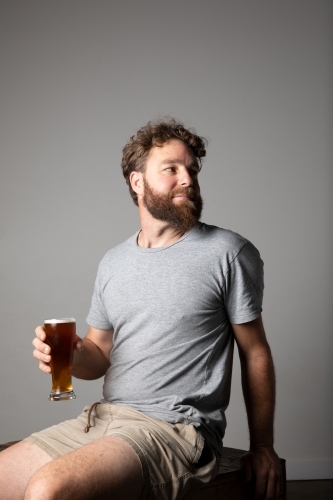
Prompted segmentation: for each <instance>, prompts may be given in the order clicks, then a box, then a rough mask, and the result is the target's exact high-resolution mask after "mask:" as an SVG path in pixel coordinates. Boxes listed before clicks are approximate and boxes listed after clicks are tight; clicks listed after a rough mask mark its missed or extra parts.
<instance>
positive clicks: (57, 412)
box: [0, 0, 333, 478]
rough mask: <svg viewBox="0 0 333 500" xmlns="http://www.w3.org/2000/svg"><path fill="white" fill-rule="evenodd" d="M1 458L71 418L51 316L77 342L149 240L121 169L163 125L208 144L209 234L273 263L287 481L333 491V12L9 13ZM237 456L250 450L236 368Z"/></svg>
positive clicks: (151, 7) (139, 8)
mask: <svg viewBox="0 0 333 500" xmlns="http://www.w3.org/2000/svg"><path fill="white" fill-rule="evenodd" d="M0 6H1V12H0V17H1V29H0V37H1V44H0V45H1V148H0V155H1V156H0V157H1V187H0V189H1V196H0V205H1V232H0V256H1V270H0V274H1V281H0V286H1V306H0V307H1V329H2V332H1V351H0V377H1V395H0V408H1V410H0V412H1V413H0V415H1V426H0V442H4V441H8V440H15V439H20V438H23V437H24V436H26V435H27V434H29V433H31V432H32V431H34V430H38V429H40V428H41V427H44V426H48V425H50V424H53V423H56V422H57V421H59V419H63V418H66V417H72V416H75V415H76V414H77V413H78V412H79V411H80V410H81V408H82V407H83V406H84V405H85V404H87V403H93V402H94V401H97V400H98V399H99V398H100V393H101V385H102V381H97V382H81V381H75V390H76V392H77V396H78V397H77V400H76V401H73V402H64V403H51V402H49V401H48V400H47V396H48V392H49V389H50V378H49V376H46V375H43V374H42V373H41V372H40V371H39V370H38V367H37V362H36V360H35V359H33V358H32V355H31V353H32V346H31V341H32V339H33V337H34V329H35V327H36V326H37V325H38V324H40V323H41V322H42V321H43V319H44V318H45V317H49V316H67V315H70V316H74V317H76V319H77V322H78V327H79V333H81V334H82V335H83V334H85V332H86V328H87V326H86V324H85V318H86V315H87V312H88V309H89V304H90V298H91V294H92V289H93V283H94V278H95V273H96V269H97V265H98V262H99V260H100V259H101V257H102V256H103V255H104V253H105V252H106V251H107V250H108V249H109V248H110V247H112V246H114V245H116V244H117V243H119V242H121V241H122V240H124V239H125V238H127V237H128V236H129V235H131V234H132V233H133V232H134V231H136V230H137V228H138V216H137V211H136V207H135V206H134V204H133V203H132V201H131V199H130V197H129V194H128V191H127V187H126V185H125V182H124V180H123V178H122V174H121V170H120V167H119V164H120V158H121V149H122V147H123V145H124V143H125V142H126V140H127V139H128V137H129V136H130V135H131V134H133V133H134V132H135V131H136V129H137V128H138V127H140V126H141V125H143V124H145V123H146V122H147V121H148V120H149V119H151V118H154V117H156V116H160V115H164V114H169V115H173V116H175V117H177V118H180V119H181V120H183V121H184V122H185V123H186V124H187V125H189V126H194V127H195V128H196V129H197V131H198V133H200V134H202V135H205V136H207V137H208V138H209V143H210V144H209V148H208V157H207V160H206V161H205V163H204V168H203V170H202V173H201V174H200V181H201V186H202V192H203V196H204V200H205V209H204V214H203V220H204V221H205V222H207V223H211V224H216V225H219V226H222V227H225V228H230V229H233V230H235V231H237V232H239V233H241V234H242V235H244V236H245V237H247V238H249V239H250V240H251V241H252V242H253V243H254V244H255V245H256V246H257V247H258V248H259V250H260V252H261V255H262V257H263V259H264V261H265V282H266V289H265V292H266V294H265V300H264V320H265V325H266V330H267V336H268V339H269V342H270V344H271V347H272V351H273V355H274V360H275V365H276V371H277V384H278V398H277V412H276V449H277V452H278V453H280V455H281V456H283V457H285V458H286V459H287V460H288V474H289V478H302V477H304V478H325V477H333V451H332V448H333V446H332V436H333V433H332V430H331V427H332V421H333V412H332V389H333V387H332V385H333V383H332V380H333V377H332V363H331V362H330V361H331V357H332V332H331V322H330V320H331V309H332V284H331V283H332V272H331V269H332V266H331V247H332V228H331V221H330V216H331V208H332V207H331V204H332V201H331V200H332V197H331V190H332V185H331V181H332V142H331V140H332V94H331V91H332V31H333V30H332V7H333V5H332V2H331V1H328V0H327V1H326V0H317V1H315V0H313V1H311V0H288V1H287V0H286V1H284V0H279V1H274V0H262V1H255V0H251V1H248V0H233V1H230V0H229V1H228V0H219V1H217V0H216V1H213V0H182V1H179V0H177V1H175V0H169V1H168V2H163V1H159V0H144V1H142V0H141V1H137V0H124V1H116V0H109V1H108V0H90V1H89V0H57V1H52V0H28V1H26V0H21V1H17V0H1V1H0ZM227 418H228V428H227V435H226V439H225V444H226V445H227V446H233V447H239V448H247V446H248V432H247V425H246V416H245V410H244V404H243V402H242V395H241V386H240V371H239V363H238V361H237V357H236V358H235V370H234V377H233V388H232V398H231V404H230V408H229V409H228V412H227Z"/></svg>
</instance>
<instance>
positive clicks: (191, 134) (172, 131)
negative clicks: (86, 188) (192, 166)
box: [121, 117, 208, 205]
mask: <svg viewBox="0 0 333 500" xmlns="http://www.w3.org/2000/svg"><path fill="white" fill-rule="evenodd" d="M170 139H180V140H181V141H183V142H184V143H185V144H187V146H189V147H190V148H191V150H192V151H193V153H194V155H195V157H196V158H197V160H198V163H199V167H200V169H201V165H202V161H201V159H202V158H203V157H204V156H206V147H207V144H208V142H207V140H206V139H205V138H204V137H199V136H198V135H197V134H196V132H195V130H194V129H192V128H189V129H186V128H185V127H184V125H183V123H182V122H180V121H179V120H175V119H174V118H171V117H165V118H163V120H159V121H150V122H148V123H147V125H145V126H144V127H141V128H140V129H139V130H138V132H137V133H136V135H133V136H132V137H131V138H130V140H129V141H128V143H127V144H126V146H125V147H124V148H123V157H122V160H121V167H122V169H123V175H124V177H125V179H126V183H127V185H128V187H129V190H130V194H131V196H132V198H133V201H134V203H135V204H136V205H137V204H138V197H137V194H136V193H135V192H134V191H133V189H132V187H131V183H130V174H131V172H133V171H136V172H144V170H145V166H146V161H147V157H148V155H149V152H150V150H151V149H152V148H153V147H155V146H157V147H160V146H163V144H165V143H166V142H167V141H168V140H170Z"/></svg>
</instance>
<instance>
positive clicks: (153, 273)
mask: <svg viewBox="0 0 333 500" xmlns="http://www.w3.org/2000/svg"><path fill="white" fill-rule="evenodd" d="M205 154H206V141H205V139H203V138H202V137H199V136H198V135H197V134H196V133H195V131H193V130H189V129H186V128H185V127H184V126H183V124H182V123H180V122H177V121H176V120H173V119H167V120H165V121H161V122H149V123H148V124H147V125H146V126H145V127H142V128H141V129H140V130H139V131H138V132H137V134H136V135H135V136H133V137H131V139H130V140H129V142H128V144H127V145H126V146H125V147H124V149H123V159H122V169H123V174H124V177H125V179H126V182H127V184H128V186H129V189H130V193H131V196H132V198H133V201H134V202H135V204H136V205H137V206H138V209H139V216H140V224H141V230H140V231H138V232H137V233H136V234H135V235H133V236H132V237H130V238H129V239H128V240H127V241H125V242H124V243H122V244H121V245H118V246H117V247H115V248H113V249H112V250H110V251H109V252H107V254H106V255H105V257H104V258H103V259H102V261H101V263H100V265H99V269H98V274H97V278H96V282H95V289H94V293H93V298H92V303H91V308H90V311H89V314H88V317H87V323H88V324H89V330H88V333H87V335H86V337H85V338H84V339H83V340H81V339H79V340H78V341H77V344H76V351H75V356H74V366H73V375H74V376H76V377H78V378H81V379H95V378H99V377H102V376H104V377H105V380H104V387H103V398H102V400H100V401H99V402H97V403H94V404H93V405H90V406H87V407H86V408H85V409H84V411H83V413H82V414H81V415H80V416H79V417H78V419H74V420H70V421H66V422H63V423H61V424H59V425H57V426H54V427H51V428H49V429H46V430H44V431H41V432H37V433H35V434H33V435H32V436H30V437H29V438H27V439H26V440H24V441H22V442H21V443H19V444H17V445H15V446H13V447H12V448H10V449H9V450H7V451H5V452H2V453H1V455H0V482H2V484H3V485H4V484H5V483H6V486H5V487H3V488H2V490H1V491H2V492H5V493H4V496H2V497H1V498H2V499H10V500H16V499H17V500H18V499H23V498H24V499H26V500H30V499H31V500H32V499H33V500H45V499H48V500H51V499H52V500H56V499H61V500H66V499H80V500H85V499H87V500H88V499H92V498H99V499H103V498H112V499H118V498H119V499H121V500H125V499H132V500H133V499H139V498H142V499H151V500H158V499H165V500H170V499H171V500H176V499H178V498H181V497H182V496H183V495H184V494H185V493H186V492H187V491H188V490H190V489H191V488H194V487H197V486H200V485H201V484H203V483H205V482H207V481H210V480H211V479H212V478H213V477H214V476H215V475H216V474H217V472H218V469H219V462H220V458H221V453H222V438H223V436H224V431H225V426H226V422H225V416H224V412H225V410H226V408H227V406H228V402H229V396H230V383H231V369H232V357H233V345H234V339H235V340H236V343H237V345H238V349H239V355H240V360H241V366H242V381H243V390H244V397H245V403H246V408H247V414H248V422H249V431H250V450H249V452H248V453H247V454H246V455H245V457H244V459H243V464H244V470H245V474H246V476H247V478H250V477H251V476H252V474H254V475H255V476H256V497H257V498H258V499H259V498H260V499H267V500H271V499H274V498H276V497H277V496H278V495H279V494H280V489H281V481H282V476H281V471H280V462H279V459H278V457H277V455H276V453H275V451H274V448H273V415H274V401H275V381H274V369H273V362H272V357H271V353H270V349H269V346H268V344H267V340H266V336H265V332H264V328H263V323H262V319H261V311H262V307H261V305H262V295H263V264H262V261H261V259H260V256H259V253H258V251H257V249H256V248H255V247H254V246H253V245H252V244H251V243H250V242H249V241H248V240H246V239H245V238H243V237H241V236H240V235H238V234H236V233H233V232H231V231H227V230H224V229H220V228H217V227H214V226H209V225H207V224H204V223H202V222H200V216H201V210H202V199H201V196H200V187H199V182H198V175H199V172H200V169H201V160H202V158H203V157H204V156H205ZM45 339H46V334H45V331H44V328H43V327H38V328H37V329H36V337H35V339H34V341H33V344H34V347H35V350H34V356H35V357H36V358H37V359H38V360H39V366H40V369H41V370H42V371H43V372H45V373H50V371H51V369H50V360H51V357H52V351H51V350H50V347H49V346H48V345H47V344H46V343H45Z"/></svg>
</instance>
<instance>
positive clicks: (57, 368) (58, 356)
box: [44, 318, 76, 401]
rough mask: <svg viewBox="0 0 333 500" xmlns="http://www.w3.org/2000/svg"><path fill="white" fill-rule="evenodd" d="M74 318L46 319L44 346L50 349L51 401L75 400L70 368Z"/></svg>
mask: <svg viewBox="0 0 333 500" xmlns="http://www.w3.org/2000/svg"><path fill="white" fill-rule="evenodd" d="M75 326H76V324H75V319H74V318H61V319H46V320H45V321H44V329H45V332H46V336H47V338H46V341H45V342H46V344H48V345H49V346H50V347H51V363H50V365H51V370H52V390H51V393H50V395H49V399H50V400H51V401H63V400H66V399H75V398H76V395H75V393H74V391H73V386H72V366H73V355H74V344H75V337H76V328H75Z"/></svg>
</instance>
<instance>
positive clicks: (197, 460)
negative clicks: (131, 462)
mask: <svg viewBox="0 0 333 500" xmlns="http://www.w3.org/2000/svg"><path fill="white" fill-rule="evenodd" d="M93 406H94V405H93ZM91 408H92V411H91V416H90V419H89V420H90V425H91V427H90V428H89V432H84V429H85V428H86V427H87V423H88V415H89V410H90V409H91ZM105 436H117V437H119V438H121V439H123V440H124V441H126V442H127V443H128V444H129V445H130V446H131V447H132V448H133V450H134V451H135V452H136V454H137V455H138V457H139V459H140V461H141V466H142V475H143V493H142V499H144V500H146V499H149V500H158V499H165V500H176V499H178V498H181V497H182V496H183V495H184V494H185V493H186V492H187V491H189V490H190V489H192V488H195V487H198V486H200V485H202V484H204V483H207V482H208V481H210V480H211V479H213V478H214V477H215V476H216V474H217V473H218V469H219V461H220V457H219V455H218V453H217V452H216V451H215V450H214V449H213V448H212V447H211V446H210V445H209V443H207V442H205V439H204V438H203V436H202V435H201V434H200V432H198V431H197V430H196V428H195V427H194V426H193V425H188V424H170V423H168V422H164V421H162V420H158V419H156V418H152V417H148V416H147V415H144V414H143V413H141V412H138V411H136V410H133V409H131V408H128V407H125V406H116V405H111V404H97V406H95V407H90V406H87V407H85V408H84V410H83V413H81V415H80V416H79V417H78V418H77V419H73V420H67V421H65V422H62V423H61V424H59V425H54V426H53V427H50V428H48V429H45V430H44V431H41V432H36V433H34V434H32V435H31V436H30V437H29V438H27V440H28V441H31V442H33V443H34V444H36V445H37V446H39V447H40V448H42V449H43V450H44V451H46V453H48V454H49V455H50V456H51V457H52V458H58V457H60V456H62V455H65V454H66V453H69V452H71V451H74V450H77V449H79V448H81V447H82V446H84V445H86V444H89V443H91V442H93V441H96V440H97V439H100V438H103V437H105Z"/></svg>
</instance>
